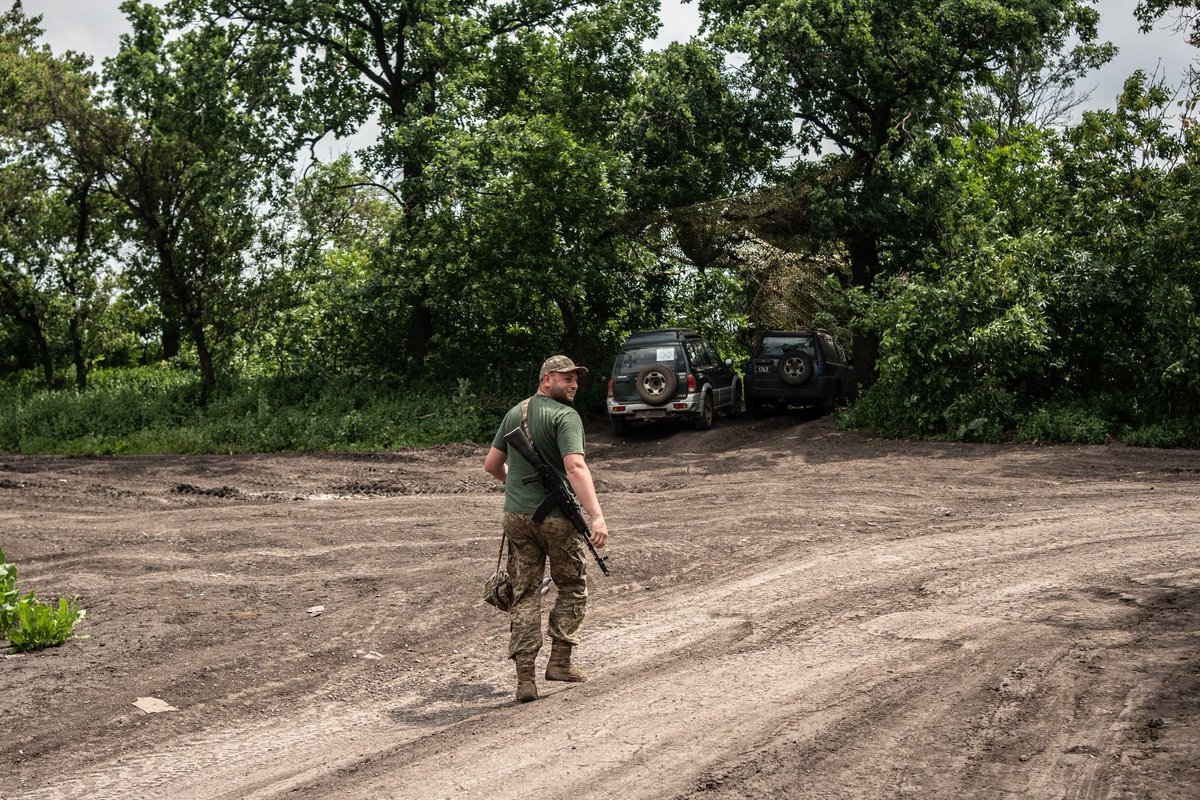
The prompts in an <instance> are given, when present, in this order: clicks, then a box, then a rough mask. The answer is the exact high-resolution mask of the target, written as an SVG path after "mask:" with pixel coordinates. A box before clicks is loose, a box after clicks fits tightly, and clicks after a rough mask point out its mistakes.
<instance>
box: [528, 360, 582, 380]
mask: <svg viewBox="0 0 1200 800" xmlns="http://www.w3.org/2000/svg"><path fill="white" fill-rule="evenodd" d="M549 372H578V373H579V374H581V375H587V374H588V368H587V367H579V366H576V365H575V362H574V361H572V360H571V359H569V358H567V357H566V356H550V357H549V358H547V359H546V360H545V361H543V362H542V370H541V372H539V373H538V380H539V381H540V380H541V379H542V378H544V377H545V376H546V373H549Z"/></svg>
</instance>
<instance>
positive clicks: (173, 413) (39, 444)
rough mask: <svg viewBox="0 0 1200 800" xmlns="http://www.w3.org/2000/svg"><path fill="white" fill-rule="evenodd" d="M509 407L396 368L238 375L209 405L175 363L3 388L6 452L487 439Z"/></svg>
mask: <svg viewBox="0 0 1200 800" xmlns="http://www.w3.org/2000/svg"><path fill="white" fill-rule="evenodd" d="M506 408H507V404H506V402H505V400H504V399H488V398H483V397H481V396H479V395H478V394H477V393H476V392H475V391H474V390H473V389H472V387H471V384H470V383H469V382H468V381H467V380H465V379H460V380H459V382H458V383H457V385H455V386H452V387H437V386H430V385H423V384H406V383H404V382H402V381H400V380H399V379H397V378H395V377H393V376H375V377H361V376H344V377H335V378H313V377H307V376H289V377H270V378H258V379H239V380H235V381H231V382H229V383H227V384H225V385H223V386H221V387H220V388H219V389H218V390H217V391H216V392H215V393H214V394H213V396H212V397H211V398H210V399H209V400H208V402H203V400H202V393H201V387H200V383H199V380H198V378H196V377H195V375H194V374H193V373H190V372H185V371H182V370H175V369H172V368H169V367H139V368H130V369H120V370H98V371H96V372H95V373H93V376H92V381H91V386H90V387H89V388H88V389H87V390H86V391H83V392H78V391H75V390H62V391H57V392H46V391H30V390H22V389H19V388H17V387H11V386H10V387H8V388H5V389H0V451H5V452H13V453H30V454H33V453H41V454H63V455H68V454H70V455H114V454H146V453H246V452H283V451H302V452H311V451H321V450H385V449H391V448H396V447H407V446H431V445H438V444H447V443H452V442H463V441H476V442H478V441H487V440H488V439H490V438H491V436H492V434H493V433H494V432H495V429H496V426H497V425H498V424H499V421H500V417H501V415H502V414H503V411H504V410H506Z"/></svg>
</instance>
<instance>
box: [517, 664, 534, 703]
mask: <svg viewBox="0 0 1200 800" xmlns="http://www.w3.org/2000/svg"><path fill="white" fill-rule="evenodd" d="M517 700H519V701H520V702H522V703H528V702H529V701H530V700H537V679H536V678H535V676H534V663H533V662H532V661H530V662H528V663H518V664H517Z"/></svg>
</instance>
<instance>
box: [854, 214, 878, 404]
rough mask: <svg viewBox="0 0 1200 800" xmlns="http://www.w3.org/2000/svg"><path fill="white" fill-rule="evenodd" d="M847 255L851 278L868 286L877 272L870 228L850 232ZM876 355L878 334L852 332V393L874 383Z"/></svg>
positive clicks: (875, 254)
mask: <svg viewBox="0 0 1200 800" xmlns="http://www.w3.org/2000/svg"><path fill="white" fill-rule="evenodd" d="M846 250H847V251H848V253H849V255H850V280H851V282H852V283H853V284H854V285H855V286H857V287H859V288H863V289H866V288H869V287H870V286H871V283H872V282H873V281H874V280H875V276H876V275H878V274H879V242H878V241H877V240H876V238H875V234H874V233H872V232H871V231H869V230H857V231H853V232H851V234H850V235H849V236H848V237H847V240H846ZM878 358H879V336H878V335H877V334H875V333H874V332H871V331H856V332H855V334H854V387H853V389H852V391H851V394H852V396H855V397H857V396H858V392H859V390H861V389H868V388H870V387H871V386H872V385H873V384H874V383H875V362H876V361H877V360H878Z"/></svg>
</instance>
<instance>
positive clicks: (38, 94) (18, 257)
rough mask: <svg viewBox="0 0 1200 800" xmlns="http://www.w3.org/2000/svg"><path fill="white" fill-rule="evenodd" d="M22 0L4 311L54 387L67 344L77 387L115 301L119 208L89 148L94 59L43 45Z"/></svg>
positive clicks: (8, 91)
mask: <svg viewBox="0 0 1200 800" xmlns="http://www.w3.org/2000/svg"><path fill="white" fill-rule="evenodd" d="M39 23H40V19H39V18H36V17H35V18H29V17H26V16H25V15H24V13H23V10H22V7H21V4H20V3H15V4H14V5H13V7H12V8H11V9H10V10H9V11H8V12H7V13H6V14H4V15H3V16H2V17H0V75H3V76H4V77H3V78H2V79H0V87H2V88H0V186H2V188H3V192H2V194H3V197H4V198H5V201H4V203H3V211H2V215H0V243H2V244H3V246H2V247H0V254H2V255H0V313H4V314H5V315H6V316H8V318H9V319H10V320H12V321H13V322H15V323H16V324H17V325H18V326H19V327H20V328H21V329H22V330H23V331H24V333H25V337H26V339H27V341H29V342H30V343H31V344H32V346H33V348H34V350H35V351H36V353H37V360H38V362H39V364H40V367H41V370H42V373H43V378H44V381H45V383H46V384H47V386H54V385H55V384H56V382H57V380H56V351H57V350H60V349H67V350H69V352H70V356H71V362H72V364H73V366H74V371H75V383H76V386H78V387H79V388H84V387H85V386H86V384H87V372H88V369H89V366H90V361H91V358H92V357H93V356H94V355H95V353H94V352H93V351H94V348H95V345H96V342H95V341H94V336H93V333H94V330H93V328H94V326H93V324H92V323H93V322H94V321H95V319H96V317H97V316H98V315H99V314H100V313H102V311H103V309H104V307H105V305H106V304H107V296H106V287H107V285H108V281H107V279H106V273H107V263H106V262H107V259H108V258H109V257H110V256H111V255H112V247H111V245H112V225H111V213H110V212H111V209H110V208H109V206H108V204H107V203H106V202H105V200H104V198H103V196H102V195H101V193H100V192H99V186H100V183H101V179H100V178H101V173H102V167H101V166H98V165H97V163H96V162H95V161H94V160H93V159H92V158H91V156H90V154H89V150H88V149H89V146H90V141H91V140H90V131H91V130H92V127H93V123H94V121H95V119H96V118H97V116H98V113H99V112H98V109H97V106H96V98H95V93H94V89H95V78H94V76H93V75H92V73H91V72H90V71H89V67H90V60H88V59H86V58H85V57H82V56H79V55H76V54H70V53H68V54H66V55H64V56H55V55H53V54H52V53H51V52H50V50H49V48H47V47H46V46H44V45H41V44H39V43H38V40H39V39H40V37H41V35H42V30H41V28H40V24H39Z"/></svg>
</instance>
